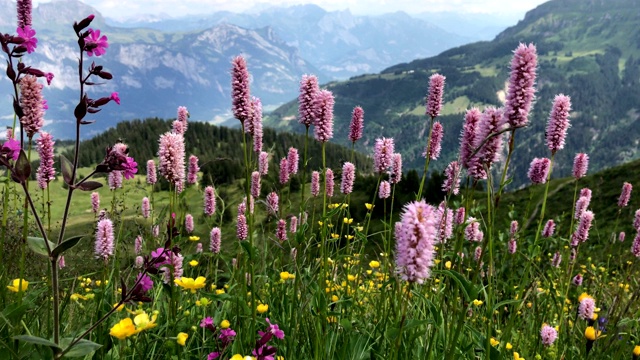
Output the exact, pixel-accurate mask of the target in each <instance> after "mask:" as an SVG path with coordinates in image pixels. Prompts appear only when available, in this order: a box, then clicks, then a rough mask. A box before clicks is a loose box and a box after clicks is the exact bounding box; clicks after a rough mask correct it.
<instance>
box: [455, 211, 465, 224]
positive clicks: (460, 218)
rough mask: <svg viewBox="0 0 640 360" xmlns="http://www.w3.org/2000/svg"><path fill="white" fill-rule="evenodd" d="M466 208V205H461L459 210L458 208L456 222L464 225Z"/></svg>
mask: <svg viewBox="0 0 640 360" xmlns="http://www.w3.org/2000/svg"><path fill="white" fill-rule="evenodd" d="M465 212H466V211H465V208H464V207H460V208H458V210H456V216H455V222H456V224H458V225H462V224H464V221H465Z"/></svg>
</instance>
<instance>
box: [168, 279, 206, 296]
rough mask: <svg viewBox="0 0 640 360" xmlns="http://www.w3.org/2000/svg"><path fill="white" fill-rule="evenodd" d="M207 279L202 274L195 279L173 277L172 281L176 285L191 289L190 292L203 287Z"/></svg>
mask: <svg viewBox="0 0 640 360" xmlns="http://www.w3.org/2000/svg"><path fill="white" fill-rule="evenodd" d="M206 281H207V279H206V278H205V277H204V276H198V277H197V278H196V279H195V280H194V279H192V278H188V277H181V278H179V279H174V280H173V282H175V283H176V285H178V286H180V287H182V288H185V289H188V290H191V293H192V294H195V293H196V290H198V289H202V288H203V287H205V285H206V283H205V282H206Z"/></svg>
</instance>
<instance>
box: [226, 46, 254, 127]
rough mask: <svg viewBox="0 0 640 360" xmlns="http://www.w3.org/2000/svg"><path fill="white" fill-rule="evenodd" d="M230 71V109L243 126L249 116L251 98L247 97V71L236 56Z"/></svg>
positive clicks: (241, 60)
mask: <svg viewBox="0 0 640 360" xmlns="http://www.w3.org/2000/svg"><path fill="white" fill-rule="evenodd" d="M232 64H233V68H232V69H231V99H232V102H231V109H232V110H233V116H234V117H235V118H236V119H238V120H240V122H241V123H242V124H244V122H245V120H247V119H249V118H250V116H251V97H250V96H249V70H247V62H246V60H245V59H244V58H243V57H242V56H236V57H235V58H233V61H232Z"/></svg>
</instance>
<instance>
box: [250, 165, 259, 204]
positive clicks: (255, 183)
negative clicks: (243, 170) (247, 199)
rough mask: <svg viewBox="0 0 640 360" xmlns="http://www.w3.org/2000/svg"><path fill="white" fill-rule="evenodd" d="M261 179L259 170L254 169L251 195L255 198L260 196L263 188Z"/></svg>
mask: <svg viewBox="0 0 640 360" xmlns="http://www.w3.org/2000/svg"><path fill="white" fill-rule="evenodd" d="M260 180H261V178H260V173H259V172H257V171H254V172H252V173H251V196H253V197H254V198H259V197H260V188H261V182H260Z"/></svg>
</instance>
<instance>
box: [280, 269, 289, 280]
mask: <svg viewBox="0 0 640 360" xmlns="http://www.w3.org/2000/svg"><path fill="white" fill-rule="evenodd" d="M289 275H290V274H289V272H288V271H283V272H281V273H280V279H281V280H282V281H287V280H288V279H289Z"/></svg>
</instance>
